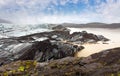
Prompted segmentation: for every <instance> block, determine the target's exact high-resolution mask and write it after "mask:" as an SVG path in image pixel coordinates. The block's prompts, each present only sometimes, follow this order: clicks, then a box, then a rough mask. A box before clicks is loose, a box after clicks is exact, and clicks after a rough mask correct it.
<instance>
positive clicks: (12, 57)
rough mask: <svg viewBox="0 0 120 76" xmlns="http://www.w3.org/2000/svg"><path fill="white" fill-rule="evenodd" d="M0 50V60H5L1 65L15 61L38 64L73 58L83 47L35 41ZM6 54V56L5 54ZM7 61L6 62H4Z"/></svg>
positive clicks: (10, 45) (13, 44)
mask: <svg viewBox="0 0 120 76" xmlns="http://www.w3.org/2000/svg"><path fill="white" fill-rule="evenodd" d="M2 46H4V48H1V50H5V51H1V52H0V58H5V59H7V60H4V61H3V63H4V64H7V63H9V62H12V61H16V60H37V61H40V62H43V61H47V60H54V59H60V58H64V57H67V56H74V55H75V54H76V53H77V52H78V51H80V50H82V49H83V47H82V46H81V47H80V46H79V47H77V46H76V47H74V45H72V44H66V43H63V42H57V41H55V42H50V40H49V39H47V40H43V41H35V42H32V43H30V42H29V43H19V42H17V43H11V44H7V45H6V43H5V44H3V45H2ZM7 53H8V54H7ZM6 61H7V62H6Z"/></svg>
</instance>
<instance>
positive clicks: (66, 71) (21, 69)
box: [0, 47, 120, 76]
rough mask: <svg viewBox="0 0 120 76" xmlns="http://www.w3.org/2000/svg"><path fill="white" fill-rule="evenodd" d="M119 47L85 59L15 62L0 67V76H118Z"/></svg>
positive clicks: (68, 58)
mask: <svg viewBox="0 0 120 76" xmlns="http://www.w3.org/2000/svg"><path fill="white" fill-rule="evenodd" d="M119 58H120V47H119V48H114V49H108V50H105V51H102V52H100V53H96V54H93V55H91V56H88V57H86V58H75V57H66V58H62V59H58V60H53V61H48V62H43V63H38V62H35V61H16V62H12V63H10V64H7V65H3V66H2V67H0V75H3V76H4V75H11V74H12V75H14V76H21V75H29V76H119V75H120V59H119Z"/></svg>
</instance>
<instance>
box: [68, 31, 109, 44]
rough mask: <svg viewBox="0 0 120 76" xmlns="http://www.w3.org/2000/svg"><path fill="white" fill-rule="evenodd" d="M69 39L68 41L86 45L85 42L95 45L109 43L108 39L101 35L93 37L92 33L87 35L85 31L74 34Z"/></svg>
mask: <svg viewBox="0 0 120 76" xmlns="http://www.w3.org/2000/svg"><path fill="white" fill-rule="evenodd" d="M69 37H70V41H72V42H76V41H80V42H81V43H86V42H88V43H95V42H98V41H109V39H107V38H105V37H104V36H102V35H95V34H92V33H87V32H86V31H82V32H74V33H73V34H71V35H70V36H69Z"/></svg>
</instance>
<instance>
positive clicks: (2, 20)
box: [0, 19, 11, 23]
mask: <svg viewBox="0 0 120 76" xmlns="http://www.w3.org/2000/svg"><path fill="white" fill-rule="evenodd" d="M0 23H11V22H10V21H7V20H4V19H0Z"/></svg>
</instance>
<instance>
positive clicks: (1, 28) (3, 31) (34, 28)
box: [0, 23, 52, 38]
mask: <svg viewBox="0 0 120 76" xmlns="http://www.w3.org/2000/svg"><path fill="white" fill-rule="evenodd" d="M50 31H52V30H51V26H50V25H48V24H26V25H25V24H24V25H23V24H5V23H4V24H3V23H1V24H0V38H9V37H19V36H25V35H30V34H34V33H40V32H50Z"/></svg>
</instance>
